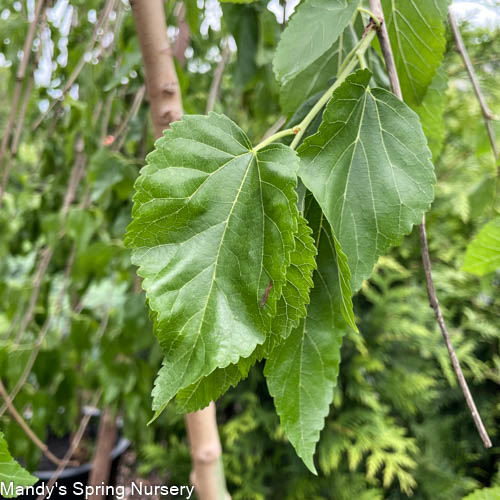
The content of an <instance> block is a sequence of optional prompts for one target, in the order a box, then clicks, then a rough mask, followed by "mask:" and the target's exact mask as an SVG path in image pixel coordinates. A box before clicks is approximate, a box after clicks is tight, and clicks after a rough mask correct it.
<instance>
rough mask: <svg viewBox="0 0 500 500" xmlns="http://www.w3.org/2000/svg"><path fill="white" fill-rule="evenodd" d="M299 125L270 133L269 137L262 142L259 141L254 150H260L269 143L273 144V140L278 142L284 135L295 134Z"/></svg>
mask: <svg viewBox="0 0 500 500" xmlns="http://www.w3.org/2000/svg"><path fill="white" fill-rule="evenodd" d="M297 128H298V127H293V128H287V129H285V130H280V131H279V132H276V133H275V134H273V135H270V136H269V137H268V138H267V139H264V140H263V141H262V142H259V144H257V146H255V147H254V148H253V150H254V151H258V150H259V149H262V148H263V147H265V146H267V145H268V144H271V143H272V142H276V140H277V139H281V138H282V137H286V136H287V135H293V134H296V133H297V132H298V130H297Z"/></svg>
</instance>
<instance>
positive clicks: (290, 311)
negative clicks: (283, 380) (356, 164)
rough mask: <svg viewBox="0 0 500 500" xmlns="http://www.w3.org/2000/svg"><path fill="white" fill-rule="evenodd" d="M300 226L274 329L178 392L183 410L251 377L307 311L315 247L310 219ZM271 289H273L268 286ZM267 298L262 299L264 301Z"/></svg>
mask: <svg viewBox="0 0 500 500" xmlns="http://www.w3.org/2000/svg"><path fill="white" fill-rule="evenodd" d="M298 222H299V229H298V231H297V233H296V235H295V249H294V251H293V252H292V255H291V262H290V266H289V267H288V269H287V274H286V283H285V285H284V286H283V290H282V295H281V299H280V301H279V302H278V307H277V314H276V316H274V317H273V318H272V323H271V332H270V334H269V335H268V336H267V338H266V341H265V342H264V344H261V345H259V346H257V348H256V349H255V351H254V352H253V353H252V355H251V356H250V357H249V358H241V359H240V360H239V361H238V363H236V364H232V365H229V366H227V367H226V368H217V369H216V370H214V371H213V372H212V373H211V374H210V375H208V376H207V377H204V378H203V379H200V380H198V381H197V382H196V383H195V384H192V385H191V386H189V387H187V388H186V389H182V390H181V391H179V393H178V395H177V397H176V402H177V403H178V409H179V411H181V412H182V413H187V412H192V411H197V410H199V409H201V408H204V407H205V406H207V405H208V404H209V403H210V401H215V400H216V399H217V398H219V397H220V396H221V395H222V394H224V393H225V392H226V391H227V390H228V389H229V388H230V387H234V386H236V385H237V384H238V382H239V381H240V380H243V379H244V378H246V377H247V376H248V372H249V371H250V368H251V367H252V366H253V365H254V363H255V362H256V361H257V360H260V359H262V358H263V357H265V356H267V355H268V354H269V353H270V352H271V351H272V350H273V349H274V348H275V346H276V345H278V344H279V343H281V342H282V341H283V339H284V338H286V337H288V335H289V334H290V332H291V330H292V328H293V327H297V326H298V324H299V322H300V320H301V319H302V318H304V317H305V316H306V314H307V307H306V306H307V304H309V291H310V289H311V287H312V286H313V281H312V273H313V271H314V269H315V268H316V261H315V258H314V257H315V255H316V247H315V245H314V240H313V239H312V237H311V229H310V228H309V226H308V225H307V221H306V220H305V219H304V218H303V217H300V216H299V219H298ZM269 290H270V288H269ZM264 299H265V297H263V299H261V304H262V303H263V301H264Z"/></svg>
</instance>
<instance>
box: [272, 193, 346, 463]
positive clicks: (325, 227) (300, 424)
mask: <svg viewBox="0 0 500 500" xmlns="http://www.w3.org/2000/svg"><path fill="white" fill-rule="evenodd" d="M305 216H306V218H307V219H308V221H309V223H310V225H311V227H312V228H313V231H314V238H315V241H316V245H317V248H318V256H317V270H316V271H315V272H314V275H313V278H314V287H313V288H312V290H311V302H310V304H309V306H308V310H307V317H306V318H305V319H303V320H302V322H301V324H300V325H299V326H298V327H297V328H294V329H293V330H292V332H291V334H290V335H289V336H288V337H287V339H286V340H285V341H284V342H282V343H281V344H279V345H278V346H277V347H276V348H275V349H274V350H273V351H272V352H271V354H270V356H269V358H268V359H267V361H266V366H265V369H264V375H265V376H266V379H267V385H268V387H269V392H270V393H271V395H272V396H273V398H274V404H275V406H276V411H277V413H278V415H279V416H280V421H281V425H282V426H283V429H284V431H285V433H286V435H287V436H288V439H289V440H290V442H291V443H292V445H293V446H294V447H295V450H296V451H297V454H298V455H299V456H300V457H301V458H302V460H303V461H304V463H305V464H306V465H307V467H308V468H309V469H310V470H311V471H312V472H316V469H315V467H314V462H313V455H314V450H315V448H316V443H317V442H318V440H319V435H320V431H321V429H323V426H324V421H325V417H326V416H327V415H328V411H329V407H330V403H331V402H332V399H333V391H334V387H335V385H336V382H337V377H338V372H339V363H340V347H341V344H342V337H343V335H344V333H345V332H346V330H347V323H346V322H345V320H344V317H343V314H342V308H343V304H342V302H343V291H342V289H341V282H342V279H341V276H340V273H339V267H338V265H337V262H338V255H337V251H336V246H335V242H334V239H333V235H332V231H331V228H330V226H329V224H328V222H327V220H326V219H325V217H324V215H323V213H322V211H321V209H320V208H319V206H318V205H317V203H316V201H315V200H314V199H313V198H312V196H309V197H308V198H307V199H306V210H305ZM347 280H349V275H347Z"/></svg>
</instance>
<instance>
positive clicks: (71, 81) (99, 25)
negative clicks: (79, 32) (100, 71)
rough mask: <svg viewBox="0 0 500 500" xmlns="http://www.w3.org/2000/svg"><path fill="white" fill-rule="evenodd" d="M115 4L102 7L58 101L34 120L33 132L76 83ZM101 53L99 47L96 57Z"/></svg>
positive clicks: (111, 1) (109, 2)
mask: <svg viewBox="0 0 500 500" xmlns="http://www.w3.org/2000/svg"><path fill="white" fill-rule="evenodd" d="M115 2H116V0H107V1H106V4H105V5H104V8H103V10H102V13H101V16H100V17H99V20H98V21H97V23H96V25H95V27H94V31H93V32H92V36H91V37H90V40H89V43H88V44H87V48H86V50H85V51H84V52H83V55H82V57H81V58H80V60H79V61H78V63H77V64H76V66H75V68H74V69H73V71H72V72H71V74H70V76H69V78H68V80H67V81H66V83H65V85H64V87H63V89H62V94H61V97H60V98H59V99H56V100H53V101H52V102H51V103H50V106H49V107H48V109H47V110H46V111H45V112H44V113H42V114H41V115H40V116H39V118H38V120H36V122H35V123H34V125H33V127H32V131H35V130H36V129H37V128H38V127H39V126H40V125H41V124H42V122H43V121H44V120H45V118H47V116H48V115H49V114H50V113H51V111H52V110H54V109H55V108H57V107H59V106H60V105H61V103H62V98H63V97H64V96H65V95H66V94H67V93H68V92H69V91H70V89H71V87H72V86H73V84H74V83H75V82H76V80H77V78H78V77H79V76H80V73H81V72H82V70H83V68H84V67H85V65H86V64H87V61H86V55H87V53H89V52H91V51H92V50H93V49H94V46H95V44H96V42H97V38H98V36H99V35H100V33H101V30H103V28H104V27H105V26H106V24H107V22H108V19H109V14H110V12H111V10H112V9H113V7H114V5H115ZM102 52H103V48H102V47H99V53H98V57H100V55H101V53H102Z"/></svg>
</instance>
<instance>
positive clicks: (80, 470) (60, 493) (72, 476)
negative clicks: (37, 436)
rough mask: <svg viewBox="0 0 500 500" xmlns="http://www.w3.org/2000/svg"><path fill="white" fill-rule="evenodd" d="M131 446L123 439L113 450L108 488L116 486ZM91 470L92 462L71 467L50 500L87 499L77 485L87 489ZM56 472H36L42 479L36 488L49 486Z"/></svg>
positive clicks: (25, 499)
mask: <svg viewBox="0 0 500 500" xmlns="http://www.w3.org/2000/svg"><path fill="white" fill-rule="evenodd" d="M129 446H130V441H129V440H128V439H125V438H123V437H122V438H119V439H118V441H117V443H116V445H115V447H114V448H113V451H112V452H111V458H112V462H111V471H110V475H109V482H108V484H107V485H106V486H114V485H115V484H116V476H117V472H118V463H119V461H120V457H121V456H122V455H123V454H124V453H125V451H126V450H127V449H128V447H129ZM91 470H92V463H91V462H87V463H85V464H83V465H80V466H78V467H69V468H67V469H65V470H64V471H63V472H62V474H61V475H60V476H59V478H58V480H57V487H56V488H54V491H53V493H52V495H51V497H50V499H51V500H52V499H56V500H58V499H64V500H68V499H80V498H82V499H83V498H85V493H82V494H78V488H75V485H77V486H79V484H78V483H81V484H82V489H85V486H86V485H87V481H88V479H89V474H90V471H91ZM54 472H55V471H54V470H43V471H36V472H34V473H33V475H34V476H36V477H38V478H39V479H40V481H38V483H36V485H35V486H38V487H39V486H40V485H43V484H45V485H46V484H48V483H49V481H50V478H51V477H52V475H53V474H54ZM0 498H3V497H0ZM18 498H20V499H23V500H36V498H37V496H36V495H34V496H32V495H23V496H20V497H18ZM106 498H107V499H108V500H113V495H108V496H107V497H106Z"/></svg>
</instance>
